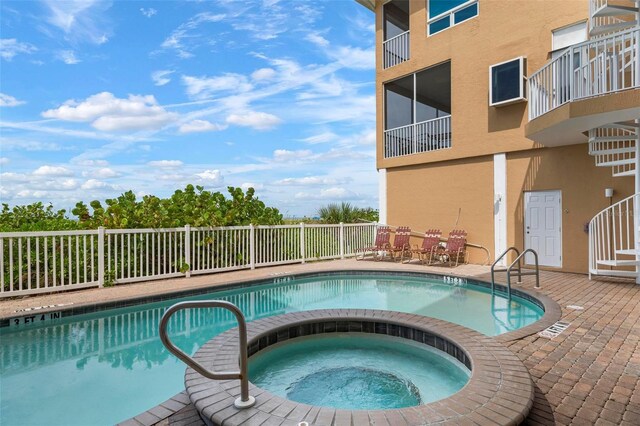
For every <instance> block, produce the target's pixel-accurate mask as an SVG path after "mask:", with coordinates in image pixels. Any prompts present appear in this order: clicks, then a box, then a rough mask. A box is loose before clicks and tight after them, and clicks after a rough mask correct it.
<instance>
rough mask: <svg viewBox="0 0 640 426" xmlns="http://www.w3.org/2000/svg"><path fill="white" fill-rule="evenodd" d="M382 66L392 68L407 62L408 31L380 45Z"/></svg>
mask: <svg viewBox="0 0 640 426" xmlns="http://www.w3.org/2000/svg"><path fill="white" fill-rule="evenodd" d="M382 51H383V66H384V68H385V69H386V68H389V67H393V66H395V65H398V64H400V63H402V62H405V61H408V60H409V31H405V32H403V33H402V34H398V35H397V36H395V37H392V38H390V39H389V40H386V41H385V42H384V43H383V44H382Z"/></svg>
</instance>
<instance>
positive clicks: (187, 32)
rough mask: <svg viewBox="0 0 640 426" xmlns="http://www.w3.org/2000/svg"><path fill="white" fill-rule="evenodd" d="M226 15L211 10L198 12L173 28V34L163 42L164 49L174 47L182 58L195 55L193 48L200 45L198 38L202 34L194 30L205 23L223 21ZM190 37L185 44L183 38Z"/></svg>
mask: <svg viewBox="0 0 640 426" xmlns="http://www.w3.org/2000/svg"><path fill="white" fill-rule="evenodd" d="M225 16H226V15H224V14H213V13H210V12H202V13H198V14H197V15H195V16H194V17H192V18H191V19H189V20H188V21H187V22H185V23H184V24H181V25H180V26H179V27H178V28H176V29H175V30H173V31H172V32H171V34H170V35H169V36H168V37H167V38H166V39H165V40H164V41H163V42H162V44H161V45H160V47H162V48H163V49H173V50H175V51H176V53H177V54H178V56H179V57H180V58H190V57H192V56H193V53H191V51H192V50H194V49H195V48H197V47H198V46H199V44H200V43H199V42H198V41H197V39H198V38H199V37H201V36H200V35H197V34H194V33H193V30H195V29H196V28H198V27H199V26H200V25H201V24H203V23H215V22H219V21H222V20H223V19H224V18H225ZM185 38H188V39H189V43H187V44H184V43H183V39H185Z"/></svg>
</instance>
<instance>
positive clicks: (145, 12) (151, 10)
mask: <svg viewBox="0 0 640 426" xmlns="http://www.w3.org/2000/svg"><path fill="white" fill-rule="evenodd" d="M140 13H142V14H143V15H144V16H146V17H147V18H151V17H152V16H153V15H155V14H156V13H158V11H157V10H155V9H154V8H152V7H150V8H149V9H145V8H144V7H141V8H140Z"/></svg>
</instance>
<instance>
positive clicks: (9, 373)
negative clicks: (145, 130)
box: [0, 275, 543, 426]
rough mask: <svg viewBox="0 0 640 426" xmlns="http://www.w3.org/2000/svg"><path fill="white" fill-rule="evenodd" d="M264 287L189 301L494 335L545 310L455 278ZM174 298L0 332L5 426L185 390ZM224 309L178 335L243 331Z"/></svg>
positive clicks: (92, 417) (105, 410)
mask: <svg viewBox="0 0 640 426" xmlns="http://www.w3.org/2000/svg"><path fill="white" fill-rule="evenodd" d="M278 280H279V281H282V282H279V283H274V284H265V285H255V286H252V287H245V288H239V289H234V290H227V291H218V292H212V293H210V294H204V295H198V296H192V297H189V298H188V299H189V300H201V299H212V298H215V299H222V300H228V301H230V302H232V303H234V304H236V305H238V306H239V307H240V309H242V311H243V312H244V313H245V316H246V317H247V320H248V321H252V320H256V319H260V318H264V317H268V316H273V315H279V314H284V313H288V312H296V311H303V310H312V309H324V308H336V309H337V308H366V309H386V310H394V311H401V312H408V313H414V314H420V315H427V316H431V317H435V318H440V319H443V320H446V321H450V322H454V323H457V324H460V325H463V326H466V327H469V328H472V329H475V330H477V331H479V332H481V333H484V334H486V335H489V336H494V335H498V334H502V333H505V332H508V331H511V330H515V329H518V328H521V327H524V326H526V325H528V324H531V323H533V322H535V321H537V320H538V319H540V318H541V317H542V315H543V311H542V310H541V309H540V308H538V307H537V306H535V305H534V304H532V303H530V302H527V301H524V300H521V299H518V298H513V299H512V300H511V301H508V300H507V299H506V298H504V297H501V296H495V297H492V296H491V294H490V293H489V292H488V291H487V290H486V289H484V288H481V287H479V286H475V285H472V284H467V283H458V284H457V285H453V284H452V283H450V282H448V280H450V278H447V277H445V278H413V277H394V276H388V275H384V276H377V277H376V276H373V275H343V276H337V275H335V276H334V275H332V276H327V277H314V278H305V279H296V280H291V277H282V278H278ZM180 300H187V299H186V298H183V299H175V300H167V301H163V302H158V303H149V304H144V305H139V306H134V307H129V308H122V309H112V310H107V311H102V312H96V313H93V314H87V315H78V316H73V317H67V318H63V319H60V320H56V322H54V323H49V324H47V325H30V326H22V327H17V328H13V327H11V328H7V327H5V328H2V329H0V349H1V351H0V352H1V353H0V424H2V425H3V426H5V425H42V424H48V425H104V424H114V423H117V422H119V421H122V420H125V419H128V418H130V417H132V416H135V415H137V414H140V413H141V412H143V411H145V410H147V409H149V408H151V407H153V406H155V405H157V404H159V403H160V402H163V401H165V400H166V399H168V398H170V397H171V396H173V395H175V394H176V393H178V392H180V391H181V390H183V389H184V380H183V379H184V370H185V366H184V364H183V363H182V362H180V361H178V360H177V359H176V358H175V357H173V356H172V355H170V354H169V353H168V352H167V351H166V349H165V348H164V346H163V345H162V343H161V342H160V338H159V337H158V323H159V321H160V317H161V316H162V314H163V313H164V311H165V309H166V308H167V307H169V306H170V305H172V304H174V303H176V302H178V301H180ZM235 325H236V324H235V319H234V318H233V316H232V314H231V313H229V312H227V311H224V310H221V309H218V310H204V309H202V310H185V311H181V312H178V313H176V314H175V315H174V316H173V317H172V319H171V322H170V324H169V335H170V337H171V338H172V340H173V341H174V342H175V343H176V344H177V345H178V346H179V347H180V348H182V349H183V350H184V351H185V352H187V353H191V354H193V353H195V351H196V350H197V349H198V348H199V347H200V346H201V345H202V344H204V343H205V342H207V341H208V340H210V339H211V338H213V337H214V336H216V335H217V334H219V333H222V332H223V331H225V330H228V329H230V328H232V327H234V326H235Z"/></svg>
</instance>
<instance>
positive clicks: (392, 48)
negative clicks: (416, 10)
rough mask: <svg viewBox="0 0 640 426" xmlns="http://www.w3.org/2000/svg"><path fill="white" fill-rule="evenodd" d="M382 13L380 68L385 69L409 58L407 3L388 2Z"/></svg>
mask: <svg viewBox="0 0 640 426" xmlns="http://www.w3.org/2000/svg"><path fill="white" fill-rule="evenodd" d="M383 11H384V22H383V30H384V41H383V43H382V67H383V68H385V69H387V68H390V67H393V66H396V65H398V64H401V63H403V62H405V61H408V60H409V58H410V54H409V1H408V0H393V1H390V2H388V3H386V4H385V5H384V9H383Z"/></svg>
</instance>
